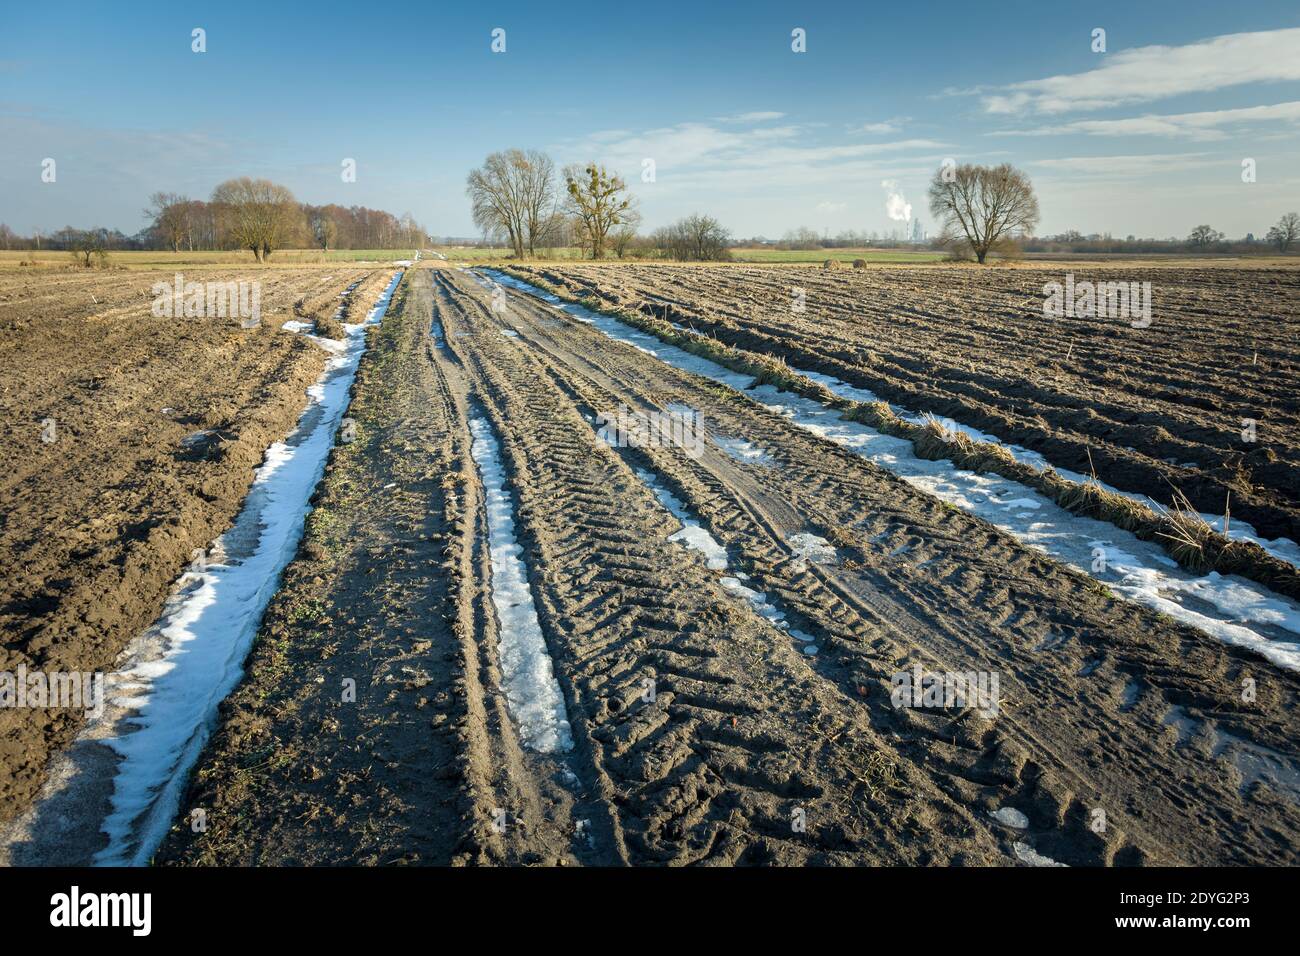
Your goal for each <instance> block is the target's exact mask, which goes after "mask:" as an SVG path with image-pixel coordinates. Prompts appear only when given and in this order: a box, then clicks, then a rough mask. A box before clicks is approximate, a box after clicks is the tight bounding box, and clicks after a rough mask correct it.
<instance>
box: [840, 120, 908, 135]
mask: <svg viewBox="0 0 1300 956" xmlns="http://www.w3.org/2000/svg"><path fill="white" fill-rule="evenodd" d="M910 119H911V117H910V116H895V117H894V118H893V119H887V120H882V121H881V122H878V123H863V124H862V125H861V126H850V127H849V132H850V133H872V134H877V135H886V136H888V135H893V134H894V133H897V132H899V131H901V130H902V128H903V124H904V123H906V122H908V120H910Z"/></svg>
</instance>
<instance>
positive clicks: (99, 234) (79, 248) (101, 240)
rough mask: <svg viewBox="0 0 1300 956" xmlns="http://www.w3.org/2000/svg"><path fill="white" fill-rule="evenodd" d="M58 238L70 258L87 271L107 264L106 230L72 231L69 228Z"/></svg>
mask: <svg viewBox="0 0 1300 956" xmlns="http://www.w3.org/2000/svg"><path fill="white" fill-rule="evenodd" d="M60 238H61V241H62V243H63V245H64V247H65V248H66V249H67V250H68V251H69V252H70V253H71V254H72V258H73V259H74V260H75V261H76V262H77V263H78V264H80V265H83V266H85V267H86V268H87V269H89V268H91V267H93V266H102V265H106V264H107V263H108V230H107V229H98V228H96V229H73V228H72V227H71V226H69V227H68V228H66V229H64V230H62V234H61V237H60Z"/></svg>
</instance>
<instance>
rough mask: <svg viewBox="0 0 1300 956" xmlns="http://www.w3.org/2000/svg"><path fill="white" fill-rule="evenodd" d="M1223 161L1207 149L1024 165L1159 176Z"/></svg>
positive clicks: (1074, 173)
mask: <svg viewBox="0 0 1300 956" xmlns="http://www.w3.org/2000/svg"><path fill="white" fill-rule="evenodd" d="M1225 162H1227V161H1225V160H1224V159H1223V158H1222V157H1215V156H1214V155H1213V154H1211V153H1142V154H1138V155H1125V156H1061V157H1057V158H1054V159H1036V160H1031V161H1030V162H1029V163H1028V165H1029V166H1030V167H1033V168H1037V169H1043V170H1046V171H1048V172H1059V173H1065V174H1068V175H1070V176H1090V177H1091V176H1104V177H1108V178H1130V179H1131V178H1140V177H1142V176H1163V175H1165V174H1167V173H1169V172H1171V171H1173V170H1178V169H1203V168H1207V167H1211V166H1223V165H1225ZM1233 163H1235V160H1234V161H1233Z"/></svg>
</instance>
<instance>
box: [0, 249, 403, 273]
mask: <svg viewBox="0 0 1300 956" xmlns="http://www.w3.org/2000/svg"><path fill="white" fill-rule="evenodd" d="M414 255H415V250H414V249H331V250H330V251H329V252H322V251H321V250H319V249H281V250H279V251H277V252H274V253H272V255H271V258H270V259H268V260H267V261H266V262H265V263H263V266H264V267H267V268H274V267H276V266H285V265H304V264H309V263H328V262H361V261H374V262H392V261H393V260H394V259H410V258H411V257H413V256H414ZM23 262H27V263H33V262H34V263H36V264H37V265H38V266H39V267H41V268H51V267H54V268H57V267H62V266H68V265H71V264H72V256H71V255H70V254H69V253H67V252H61V251H59V250H55V249H41V250H33V249H24V250H14V249H6V250H0V269H17V268H21V265H20V264H21V263H23ZM108 264H109V266H110V267H112V268H125V269H168V268H172V267H175V266H187V267H194V266H222V265H237V266H241V267H247V268H254V269H256V268H260V267H259V266H258V264H257V263H256V262H254V261H253V256H252V254H251V253H248V252H236V251H225V252H165V251H160V250H148V251H137V250H128V251H124V252H110V253H109V254H108Z"/></svg>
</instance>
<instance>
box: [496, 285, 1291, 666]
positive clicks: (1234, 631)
mask: <svg viewBox="0 0 1300 956" xmlns="http://www.w3.org/2000/svg"><path fill="white" fill-rule="evenodd" d="M483 272H484V273H485V274H486V275H487V276H488V277H489V278H491V279H492V280H493V281H495V282H498V283H500V284H501V285H505V286H509V287H511V288H515V289H519V290H521V291H523V292H526V293H528V294H529V295H532V296H534V297H536V298H538V299H541V300H542V301H544V302H546V303H548V304H549V305H551V306H553V307H554V308H556V309H559V310H561V311H563V312H565V313H567V314H568V315H570V316H572V317H573V318H575V319H577V320H579V321H581V322H585V323H587V324H589V325H591V326H593V327H594V328H596V329H598V330H599V331H601V332H603V333H605V334H606V335H608V336H609V337H611V338H614V339H617V340H619V341H621V342H625V343H627V344H629V345H632V346H634V347H636V348H637V349H639V350H641V351H642V352H645V353H648V354H650V355H653V356H654V357H655V358H657V359H659V360H660V361H662V362H665V363H666V364H668V365H672V366H673V367H675V368H679V369H682V370H683V371H687V372H692V373H694V374H697V375H701V376H703V377H705V378H709V379H712V380H713V381H716V382H720V383H722V384H724V385H728V386H731V387H732V388H735V389H737V390H741V391H744V392H745V394H747V395H749V396H750V397H751V398H753V399H754V400H755V401H757V402H759V403H760V404H762V405H764V406H766V407H768V408H770V409H772V410H773V411H775V412H777V413H779V414H781V415H783V416H785V417H787V418H788V419H790V420H791V421H792V422H793V423H795V424H796V425H798V426H800V427H802V428H805V429H807V430H808V431H810V432H813V433H814V434H817V435H820V436H822V437H824V438H827V439H829V440H830V441H834V442H836V443H837V444H840V445H843V446H844V447H847V448H850V449H852V450H853V451H854V452H856V453H858V454H860V455H862V456H863V457H864V458H867V459H868V460H870V461H872V462H874V463H875V464H877V465H879V466H880V467H882V468H885V469H887V470H889V471H891V472H893V473H894V474H897V475H898V476H899V477H901V478H902V479H903V480H905V481H907V482H908V483H909V484H911V485H913V486H915V487H917V488H919V489H921V490H924V491H926V492H928V493H930V494H932V495H934V496H935V497H937V498H939V499H941V500H943V501H946V502H948V503H950V504H952V505H954V506H955V507H958V508H960V509H962V510H963V511H966V512H968V513H970V514H973V515H976V516H978V517H980V518H983V519H984V520H986V521H988V522H989V523H991V524H993V525H995V526H997V527H998V528H1000V529H1002V530H1004V531H1006V532H1008V533H1010V534H1012V535H1013V536H1015V537H1016V538H1018V539H1019V540H1020V541H1022V542H1023V543H1025V544H1026V545H1028V546H1029V547H1032V548H1036V549H1037V550H1039V551H1042V552H1044V553H1045V554H1048V555H1050V556H1051V557H1053V558H1055V559H1057V560H1060V561H1062V562H1064V563H1066V564H1069V565H1071V566H1073V567H1075V568H1076V569H1078V570H1080V571H1083V572H1084V573H1086V574H1089V575H1091V576H1092V577H1094V578H1096V579H1097V580H1098V581H1101V582H1103V583H1104V584H1106V585H1107V586H1108V587H1109V588H1110V589H1111V591H1112V592H1113V593H1114V594H1116V595H1117V596H1119V597H1123V598H1126V599H1128V600H1131V601H1134V602H1136V603H1139V604H1143V605H1145V606H1147V607H1150V608H1153V609H1155V610H1156V611H1159V612H1162V613H1165V614H1167V615H1169V616H1170V617H1172V618H1174V619H1175V620H1178V621H1180V622H1182V623H1184V624H1188V625H1191V626H1192V627H1196V628H1198V629H1200V630H1201V631H1204V632H1205V633H1207V634H1210V635H1212V636H1214V637H1215V638H1218V639H1219V640H1221V641H1223V642H1225V643H1228V644H1233V645H1238V646H1241V647H1246V648H1249V649H1251V650H1252V651H1254V652H1255V653H1258V654H1259V655H1261V656H1262V657H1264V658H1266V659H1267V660H1269V661H1271V662H1272V663H1274V664H1276V665H1277V666H1279V667H1285V668H1288V669H1290V670H1300V641H1297V635H1300V605H1297V603H1296V602H1294V601H1292V600H1290V599H1288V598H1286V597H1283V596H1281V595H1279V594H1276V593H1275V592H1273V591H1270V590H1269V589H1268V588H1266V587H1264V586H1263V585H1261V584H1257V583H1255V582H1253V581H1249V580H1247V579H1244V578H1241V577H1236V576H1224V575H1221V574H1218V573H1217V572H1211V573H1209V574H1205V575H1194V574H1190V573H1189V572H1187V571H1184V570H1183V569H1182V568H1181V567H1179V566H1178V564H1177V562H1175V561H1174V560H1173V559H1172V558H1170V557H1169V555H1168V554H1167V553H1166V552H1165V551H1164V549H1163V548H1161V547H1160V546H1159V545H1158V544H1154V543H1152V542H1148V541H1142V540H1141V539H1139V538H1137V537H1136V536H1135V535H1133V534H1132V533H1130V532H1127V531H1123V530H1121V529H1119V528H1117V527H1115V526H1114V525H1111V524H1108V523H1106V522H1103V521H1098V520H1096V519H1093V518H1085V517H1080V516H1079V515H1075V514H1072V513H1070V512H1068V511H1066V510H1065V509H1063V508H1061V507H1060V506H1059V505H1057V504H1056V503H1055V502H1053V501H1051V500H1050V499H1048V498H1046V497H1044V496H1043V495H1041V494H1039V493H1038V492H1037V491H1035V490H1034V489H1032V488H1028V487H1026V486H1025V485H1022V484H1019V483H1018V482H1014V481H1010V480H1008V479H1006V478H1002V477H1000V476H998V475H987V474H986V475H978V474H975V473H974V472H970V471H966V470H963V469H960V468H957V467H956V466H955V465H954V464H953V463H952V462H951V461H946V460H944V461H930V460H928V459H922V458H918V457H917V456H916V455H915V453H914V450H913V448H912V443H911V442H909V441H907V440H906V439H903V438H895V437H893V436H889V435H884V434H882V433H881V432H878V431H876V430H875V429H873V428H870V427H868V426H866V425H863V424H859V423H857V422H850V421H845V420H844V419H842V418H841V417H840V415H839V413H838V412H836V411H835V410H833V409H831V408H828V407H827V406H825V405H823V404H821V403H819V402H816V401H814V400H813V399H810V398H806V397H804V396H801V395H794V394H791V393H789V392H783V391H780V390H779V389H777V388H776V387H774V386H771V385H762V386H756V384H755V379H754V378H753V377H752V376H750V375H745V374H742V373H740V372H733V371H731V370H730V369H728V368H726V367H724V366H722V365H719V364H717V363H716V362H712V361H709V360H708V359H705V358H701V357H700V356H698V355H694V354H692V353H690V352H687V351H685V350H684V349H681V348H678V347H677V346H674V345H668V344H667V343H665V342H663V341H661V340H660V339H658V338H656V337H655V336H653V335H651V334H649V333H647V332H642V331H640V330H639V329H636V328H633V327H632V326H629V325H626V324H625V323H623V322H621V321H619V320H618V319H616V318H614V317H612V316H608V315H604V314H602V313H599V312H594V311H592V310H590V309H587V308H585V307H584V306H581V305H577V304H574V303H568V302H565V301H563V300H562V299H560V298H559V297H558V296H555V295H552V294H550V293H548V292H545V291H544V290H542V289H539V288H537V287H536V286H533V285H530V284H528V283H527V282H523V281H521V280H519V279H516V278H514V277H513V276H508V275H506V274H504V273H500V272H497V271H495V270H483ZM793 371H795V372H796V373H798V374H802V375H805V376H806V377H808V378H810V379H812V380H814V381H817V382H820V383H822V384H823V385H826V386H827V387H828V388H830V389H831V390H832V391H833V392H835V393H836V394H839V395H842V396H843V397H846V398H851V399H853V400H855V401H870V400H873V399H874V397H875V396H873V395H872V394H871V393H870V392H868V391H867V390H865V389H859V388H854V387H853V386H849V385H846V384H844V383H843V382H839V381H838V380H836V379H831V378H829V377H828V376H824V375H818V374H816V373H807V372H799V370H797V369H794V370H793ZM901 413H902V414H904V415H907V416H912V417H915V416H913V415H912V413H908V412H906V410H903V411H902V412H901ZM962 430H963V431H966V432H967V433H968V434H971V435H972V437H976V438H978V439H979V440H992V439H991V438H990V437H989V436H986V435H982V434H980V433H978V432H974V431H973V430H970V429H965V428H963V429H962ZM1012 450H1013V452H1014V453H1016V454H1017V457H1020V458H1021V459H1022V460H1025V461H1031V462H1035V463H1038V464H1040V465H1041V464H1042V459H1041V457H1038V458H1035V456H1034V453H1032V452H1026V451H1024V450H1023V449H1021V450H1019V451H1016V450H1015V449H1014V448H1013V449H1012ZM1062 474H1063V475H1064V476H1065V477H1067V478H1079V479H1081V478H1082V476H1074V475H1071V474H1069V473H1068V472H1062ZM1207 518H1211V519H1212V516H1207ZM1239 536H1240V537H1245V538H1249V539H1251V540H1257V539H1255V538H1254V536H1253V532H1252V531H1251V530H1250V529H1249V527H1248V526H1246V527H1242V526H1240V525H1238V524H1236V523H1234V533H1233V537H1239ZM1259 543H1260V544H1261V545H1262V546H1265V547H1266V548H1267V549H1268V550H1270V551H1271V552H1272V553H1273V554H1276V555H1277V556H1279V557H1282V558H1284V559H1286V560H1294V559H1295V558H1296V557H1297V549H1296V546H1295V544H1294V543H1293V542H1290V541H1287V540H1285V539H1280V540H1278V541H1260V542H1259Z"/></svg>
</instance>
